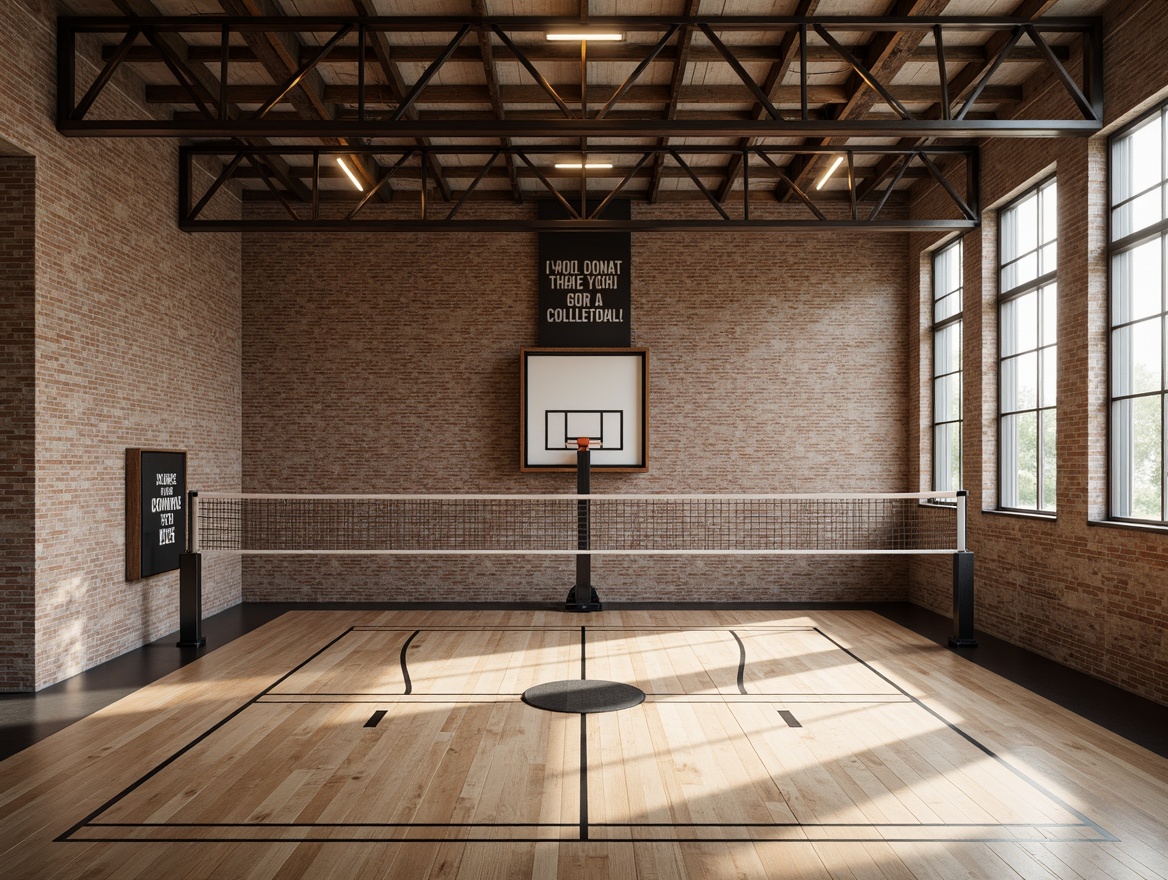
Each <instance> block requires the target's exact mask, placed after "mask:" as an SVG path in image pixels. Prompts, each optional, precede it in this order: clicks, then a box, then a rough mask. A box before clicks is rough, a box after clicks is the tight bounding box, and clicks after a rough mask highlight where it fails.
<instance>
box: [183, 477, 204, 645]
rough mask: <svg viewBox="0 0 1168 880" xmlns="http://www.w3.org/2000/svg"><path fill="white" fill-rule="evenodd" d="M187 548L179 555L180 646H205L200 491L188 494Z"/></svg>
mask: <svg viewBox="0 0 1168 880" xmlns="http://www.w3.org/2000/svg"><path fill="white" fill-rule="evenodd" d="M187 498H188V501H187V530H188V533H189V534H188V536H187V549H186V551H185V552H183V553H180V554H179V556H178V646H179V647H180V648H201V647H203V645H205V644H207V638H206V636H204V635H203V556H202V554H201V553H199V523H198V519H199V508H198V503H199V493H198V492H189V493H188V494H187Z"/></svg>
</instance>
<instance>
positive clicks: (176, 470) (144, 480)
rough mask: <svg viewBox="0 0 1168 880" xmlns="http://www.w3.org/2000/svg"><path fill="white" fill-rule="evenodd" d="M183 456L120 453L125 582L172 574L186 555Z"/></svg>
mask: <svg viewBox="0 0 1168 880" xmlns="http://www.w3.org/2000/svg"><path fill="white" fill-rule="evenodd" d="M186 496H187V454H186V452H184V451H181V450H175V449H127V450H126V580H128V581H136V580H138V579H139V578H145V577H150V576H151V575H155V574H161V573H162V572H164V571H174V570H176V569H177V568H178V557H179V554H180V553H182V552H183V551H185V550H186V536H187V511H186V506H187V501H186Z"/></svg>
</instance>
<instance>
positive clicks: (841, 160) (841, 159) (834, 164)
mask: <svg viewBox="0 0 1168 880" xmlns="http://www.w3.org/2000/svg"><path fill="white" fill-rule="evenodd" d="M843 163H844V157H843V156H836V157H835V161H834V162H832V163H831V167H830V168H828V169H827V173H826V174H825V175H823V177H821V178H819V183H817V184H815V188H816V189H817V190H818V189H823V185H824V184H825V183H827V181H828V180H830V179H831V176H832V175H833V174H835V170H836V169H837V168H839V167H840V165H842V164H843Z"/></svg>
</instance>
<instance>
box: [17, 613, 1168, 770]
mask: <svg viewBox="0 0 1168 880" xmlns="http://www.w3.org/2000/svg"><path fill="white" fill-rule="evenodd" d="M605 607H606V608H607V609H609V610H612V611H619V610H630V611H631V610H707V611H714V610H720V611H726V610H743V611H799V610H807V611H816V610H829V611H874V612H876V613H877V614H880V615H882V616H884V617H886V618H887V619H888V620H890V621H892V622H893V623H896V624H899V625H900V626H903V627H905V628H906V629H909V630H911V631H913V632H915V633H917V634H918V635H921V636H923V637H925V638H927V639H929V640H931V641H933V642H936V643H937V644H939V645H941V646H946V644H947V639H948V637H949V635H950V633H951V631H952V622H951V621H950V620H949V618H947V617H945V616H943V615H940V614H936V613H934V612H932V611H929V610H927V609H925V608H921V607H920V606H917V605H913V604H911V603H909V602H778V603H776V602H771V603H764V602H727V603H700V602H692V603H686V602H672V603H651V602H629V603H620V602H605ZM562 608H563V606H562V605H560V604H559V603H545V602H513V603H497V602H463V603H452V602H376V603H369V602H365V603H345V602H245V603H243V604H240V605H236V606H234V607H232V608H229V609H227V610H225V611H222V612H220V613H218V614H215V615H212V616H210V617H208V618H207V619H206V620H204V621H203V634H204V635H206V636H207V645H206V647H203V648H177V647H175V635H174V634H171V635H168V636H166V637H164V638H161V639H159V640H157V641H155V642H151V643H150V644H148V645H146V646H144V647H142V648H138V649H136V650H134V651H130V652H129V653H127V654H123V655H122V656H121V657H117V658H115V659H113V660H110V661H109V662H107V663H103V664H101V665H100V666H96V667H94V668H93V669H90V670H88V671H87V672H83V673H81V674H80V675H76V676H73V677H72V678H70V679H67V680H66V681H63V682H61V683H60V684H56V685H53V686H52V687H49V688H45V689H44V690H42V691H40V692H39V693H36V694H27V693H24V694H0V760H3V759H4V758H7V757H10V756H11V755H14V754H16V753H17V752H19V751H21V750H23V749H25V748H27V747H28V746H30V745H32V744H33V743H36V742H39V741H40V740H42V739H45V738H46V737H48V736H50V735H51V734H53V733H56V732H57V731H58V730H62V729H64V728H65V727H68V726H69V725H71V724H73V723H75V722H77V721H79V720H81V719H82V718H84V717H86V716H88V715H90V714H92V713H93V712H96V711H98V710H99V709H101V708H104V707H105V706H107V705H109V704H111V703H114V702H116V701H117V700H120V699H121V698H122V697H124V696H127V695H129V694H131V693H133V692H134V691H136V690H138V689H139V688H141V687H144V686H145V685H147V684H149V683H150V682H152V681H156V680H158V679H159V678H162V677H163V676H165V675H168V674H170V673H171V672H173V671H175V670H176V669H180V668H181V667H183V666H185V665H186V664H188V663H191V662H193V661H194V660H197V659H198V658H199V657H201V656H203V655H204V654H206V653H209V652H210V651H213V650H215V649H216V648H218V647H222V646H223V645H225V644H228V643H229V642H231V641H233V640H235V639H237V638H239V637H240V636H242V635H245V634H246V633H249V632H251V631H252V630H254V629H257V628H259V627H261V626H263V625H264V624H266V623H269V622H270V621H272V620H275V619H276V618H277V617H279V616H280V615H282V614H285V613H286V612H288V611H398V610H402V611H404V610H409V611H430V610H450V611H464V610H508V611H510V610H540V611H546V610H562ZM565 613H566V614H567V612H565ZM589 617H591V615H590V616H589ZM977 639H978V643H979V647H977V648H957V649H952V648H948V647H946V650H951V651H954V652H955V653H958V654H960V655H961V656H962V657H963V658H965V659H966V660H968V661H969V662H971V663H974V664H976V665H978V666H981V667H983V668H985V669H988V670H990V671H991V672H994V673H997V674H998V675H1001V676H1002V677H1003V678H1006V679H1009V680H1010V681H1012V682H1014V683H1016V684H1018V685H1021V686H1022V687H1025V688H1026V689H1027V690H1030V691H1033V692H1034V693H1036V694H1038V695H1039V696H1042V697H1045V698H1046V699H1049V700H1051V701H1052V702H1054V703H1057V704H1058V705H1060V706H1062V707H1064V708H1066V709H1069V710H1070V711H1072V712H1075V713H1076V714H1078V715H1081V716H1083V717H1084V718H1086V719H1088V720H1090V721H1093V722H1095V723H1096V724H1098V725H1100V726H1101V727H1104V728H1106V729H1108V730H1111V731H1112V732H1114V733H1116V734H1118V735H1120V736H1122V737H1124V738H1125V739H1128V740H1131V741H1132V742H1134V743H1136V744H1138V745H1140V746H1143V747H1144V748H1146V749H1148V750H1150V751H1152V752H1155V753H1156V754H1158V755H1160V756H1162V757H1168V706H1162V705H1160V704H1159V703H1155V702H1153V701H1151V700H1147V699H1144V698H1142V697H1138V696H1136V695H1135V694H1131V693H1129V692H1127V691H1124V690H1122V689H1120V688H1117V687H1115V686H1113V685H1110V684H1107V683H1106V682H1103V681H1100V680H1099V679H1096V678H1092V677H1091V676H1089V675H1086V674H1084V673H1082V672H1078V671H1076V670H1073V669H1069V668H1068V667H1066V666H1063V665H1061V664H1059V663H1056V662H1054V661H1053V660H1048V659H1047V658H1045V657H1042V656H1040V655H1038V654H1036V653H1034V652H1032V651H1027V650H1025V649H1024V648H1019V647H1017V646H1016V645H1011V644H1010V643H1009V642H1006V641H1003V640H1002V639H998V638H995V637H993V636H991V635H987V634H985V633H982V632H978V633H977Z"/></svg>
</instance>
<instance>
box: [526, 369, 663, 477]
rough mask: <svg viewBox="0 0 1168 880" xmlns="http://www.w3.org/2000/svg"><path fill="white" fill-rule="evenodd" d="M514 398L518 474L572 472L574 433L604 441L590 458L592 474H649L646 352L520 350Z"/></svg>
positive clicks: (574, 451)
mask: <svg viewBox="0 0 1168 880" xmlns="http://www.w3.org/2000/svg"><path fill="white" fill-rule="evenodd" d="M519 396H520V414H519V469H520V470H521V471H527V472H538V471H553V472H554V471H564V472H567V471H575V470H576V444H575V436H576V434H583V435H585V436H590V437H592V438H593V440H594V442H595V441H596V440H597V439H598V437H603V438H604V439H605V440H608V441H609V442H607V443H605V444H604V445H602V446H600V447H599V448H596V449H594V451H593V452H592V456H591V458H592V461H591V464H592V470H593V471H598V472H602V473H603V472H606V471H610V472H626V473H627V472H634V473H640V472H644V471H647V470H648V469H649V352H648V351H647V350H646V349H643V348H525V349H522V350H521V351H520V368H519ZM618 433H619V441H617V442H615V443H614V442H612V441H613V438H615V437H617V436H618ZM561 434H562V435H563V442H564V448H563V450H562V451H561V450H560V448H559V445H558V443H559V442H560V436H561ZM549 435H552V436H553V437H554V439H555V440H556V442H555V443H551V442H549ZM606 447H607V448H606Z"/></svg>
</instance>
